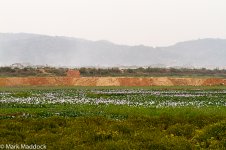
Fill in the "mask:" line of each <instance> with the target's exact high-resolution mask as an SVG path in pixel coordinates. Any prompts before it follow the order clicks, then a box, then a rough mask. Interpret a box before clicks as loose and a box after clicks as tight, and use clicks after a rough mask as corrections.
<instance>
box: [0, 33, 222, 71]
mask: <svg viewBox="0 0 226 150" xmlns="http://www.w3.org/2000/svg"><path fill="white" fill-rule="evenodd" d="M13 63H29V64H34V65H46V64H48V65H51V66H73V67H81V66H95V67H97V66H99V67H119V66H137V67H139V66H152V67H207V68H215V67H219V68H225V67H226V40H225V39H210V38H209V39H199V40H193V41H185V42H180V43H177V44H175V45H172V46H169V47H155V48H154V47H148V46H143V45H138V46H127V45H118V44H114V43H111V42H108V41H89V40H83V39H78V38H72V37H63V36H46V35H37V34H27V33H17V34H10V33H0V65H1V66H2V65H10V64H13Z"/></svg>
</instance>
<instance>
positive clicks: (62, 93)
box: [0, 89, 226, 108]
mask: <svg viewBox="0 0 226 150" xmlns="http://www.w3.org/2000/svg"><path fill="white" fill-rule="evenodd" d="M0 104H1V105H4V104H30V105H40V104H89V105H127V106H135V107H156V108H161V107H184V106H194V107H204V106H205V107H208V106H226V90H218V91H204V90H203V91H201V90H195V91H194V90H193V91H192V90H178V91H177V90H166V91H164V90H159V91H158V90H143V89H136V90H135V89H114V90H113V89H112V90H111V89H102V90H97V89H96V90H82V89H80V90H75V89H64V90H48V91H47V90H32V91H28V92H0Z"/></svg>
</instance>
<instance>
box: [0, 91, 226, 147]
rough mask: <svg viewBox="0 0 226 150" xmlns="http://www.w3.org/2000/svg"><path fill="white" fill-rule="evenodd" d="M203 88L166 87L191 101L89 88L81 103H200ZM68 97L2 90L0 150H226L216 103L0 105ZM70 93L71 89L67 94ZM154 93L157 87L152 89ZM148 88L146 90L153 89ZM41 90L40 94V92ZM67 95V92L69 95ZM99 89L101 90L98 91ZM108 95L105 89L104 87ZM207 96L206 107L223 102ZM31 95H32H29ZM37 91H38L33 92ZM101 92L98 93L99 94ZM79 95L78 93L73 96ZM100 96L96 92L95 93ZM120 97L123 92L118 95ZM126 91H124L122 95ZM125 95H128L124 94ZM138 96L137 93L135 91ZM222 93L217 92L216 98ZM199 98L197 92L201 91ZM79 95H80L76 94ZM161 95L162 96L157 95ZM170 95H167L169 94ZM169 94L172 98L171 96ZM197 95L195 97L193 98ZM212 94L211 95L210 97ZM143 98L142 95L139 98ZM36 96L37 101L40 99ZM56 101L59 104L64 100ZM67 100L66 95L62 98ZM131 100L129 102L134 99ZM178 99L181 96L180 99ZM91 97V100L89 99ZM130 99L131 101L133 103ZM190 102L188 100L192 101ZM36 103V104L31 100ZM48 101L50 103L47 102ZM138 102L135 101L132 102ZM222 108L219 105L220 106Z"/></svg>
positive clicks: (223, 111)
mask: <svg viewBox="0 0 226 150" xmlns="http://www.w3.org/2000/svg"><path fill="white" fill-rule="evenodd" d="M200 88H202V87H196V88H195V89H193V88H190V87H189V88H188V89H187V88H185V87H183V88H179V89H178V87H170V88H166V87H165V88H163V89H164V90H168V91H172V90H174V89H178V90H180V91H181V92H183V94H184V92H189V94H190V95H191V97H186V96H188V94H187V95H185V97H177V96H178V91H177V92H176V94H177V95H173V96H172V95H170V96H169V95H164V96H161V95H160V96H159V95H157V96H156V95H151V96H150V94H147V96H146V95H144V94H145V92H144V93H141V94H140V93H139V94H136V93H135V94H134V93H132V94H131V93H129V94H128V93H123V94H121V93H113V94H112V93H111V94H109V93H106V91H104V92H105V93H104V92H103V93H101V94H97V93H92V92H91V91H90V90H91V89H93V88H84V89H89V90H88V91H86V93H88V94H87V95H83V97H82V98H81V99H83V98H87V99H88V98H90V97H91V98H90V99H92V100H93V99H94V100H96V99H103V98H105V99H107V100H111V99H113V98H116V99H119V100H124V98H125V95H126V97H129V98H130V99H131V100H133V101H134V99H135V98H136V99H138V100H137V101H141V100H140V99H139V95H140V98H141V99H142V101H145V100H146V99H147V100H148V98H153V99H155V100H158V99H159V100H160V101H165V100H167V99H168V98H171V101H172V100H174V101H176V102H177V101H180V102H181V101H182V100H183V101H188V100H189V101H190V100H192V99H193V98H194V99H199V101H200V102H203V101H205V99H208V96H206V95H205V96H202V95H201V96H200V95H198V94H197V93H193V91H192V90H197V89H200ZM62 89H64V90H65V89H66V90H65V91H64V92H66V93H67V96H68V97H69V99H70V98H72V97H75V98H77V97H76V96H77V93H80V91H77V89H78V88H75V89H73V90H71V88H61V89H58V88H57V89H55V88H54V89H51V88H12V89H9V88H4V89H0V91H1V92H0V93H1V95H0V99H1V100H2V101H1V103H0V106H1V109H0V146H1V145H3V146H5V145H7V144H14V145H15V144H27V145H34V144H37V145H43V144H44V145H46V148H47V149H63V150H70V149H151V150H152V149H159V150H161V149H163V150H164V149H178V150H183V149H185V150H187V149H226V108H225V106H223V105H221V106H218V103H214V104H211V106H202V107H196V106H184V107H159V108H157V107H154V106H148V107H147V106H128V105H124V104H122V105H116V104H105V103H100V104H98V105H93V104H89V103H88V104H83V103H76V104H74V103H73V104H72V103H58V102H56V103H45V104H43V103H41V104H40V103H39V104H36V103H32V104H31V103H18V102H17V101H16V102H14V101H13V102H9V103H6V102H3V100H10V99H11V98H12V99H13V98H14V99H19V100H23V99H25V100H29V99H32V98H33V97H35V98H37V99H40V98H42V99H41V100H43V99H48V98H49V99H50V98H51V97H48V95H46V98H45V97H43V95H41V94H46V93H47V92H49V91H51V92H49V93H51V96H52V97H53V99H55V98H56V97H54V91H56V90H57V91H56V92H55V94H56V93H59V91H60V90H62ZM69 89H70V90H69ZM156 89H157V90H160V89H161V88H159V87H156ZM156 89H153V88H151V89H147V90H156ZM40 90H41V92H40ZM68 90H69V91H68ZM98 90H101V89H98ZM104 90H106V88H104ZM206 90H207V93H208V91H209V92H213V91H214V92H213V93H211V94H210V95H212V96H213V97H211V98H210V99H208V102H209V101H211V100H213V101H217V100H219V101H221V102H222V103H223V102H225V94H224V93H223V94H222V91H224V90H225V89H224V87H219V88H217V87H215V88H213V87H212V88H207V89H204V91H206ZM31 91H32V92H31ZM37 91H38V92H37ZM101 91H102V90H101ZM76 92H77V93H76ZM98 92H100V91H98ZM120 92H122V91H120ZM124 92H125V91H124ZM127 92H128V91H127ZM135 92H137V91H135ZM220 92H221V93H220ZM199 93H200V92H199ZM80 94H81V93H80ZM160 94H164V93H160ZM167 94H168V93H167ZM170 94H172V93H170ZM195 94H197V95H198V97H193V95H195ZM214 94H215V95H214ZM141 95H143V96H141ZM38 96H39V97H38ZM57 96H59V99H61V98H62V97H60V95H57ZM63 96H65V95H63ZM132 96H133V97H132ZM180 96H181V95H180ZM93 97H94V98H93ZM131 97H132V98H131ZM191 98H192V99H191ZM34 100H36V99H34ZM51 100H52V99H51ZM135 102H136V101H135ZM222 103H221V104H222Z"/></svg>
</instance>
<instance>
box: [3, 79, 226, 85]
mask: <svg viewBox="0 0 226 150" xmlns="http://www.w3.org/2000/svg"><path fill="white" fill-rule="evenodd" d="M186 85H190V86H211V85H226V79H221V78H169V77H151V78H135V77H81V78H76V77H12V78H0V86H6V87H7V86H186Z"/></svg>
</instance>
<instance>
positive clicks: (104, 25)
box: [0, 0, 226, 46]
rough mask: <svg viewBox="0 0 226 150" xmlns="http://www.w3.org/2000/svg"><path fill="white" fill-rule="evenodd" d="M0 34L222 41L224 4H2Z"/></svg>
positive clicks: (62, 0) (155, 0)
mask: <svg viewBox="0 0 226 150" xmlns="http://www.w3.org/2000/svg"><path fill="white" fill-rule="evenodd" d="M0 32H13V33H14V32H16V33H17V32H28V33H39V34H48V35H62V36H73V37H78V38H85V39H89V40H109V41H112V42H114V43H119V44H128V45H139V44H144V45H150V46H166V45H171V44H174V43H176V42H178V41H185V40H191V39H198V38H226V0H0Z"/></svg>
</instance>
